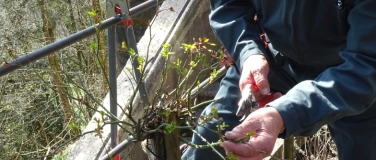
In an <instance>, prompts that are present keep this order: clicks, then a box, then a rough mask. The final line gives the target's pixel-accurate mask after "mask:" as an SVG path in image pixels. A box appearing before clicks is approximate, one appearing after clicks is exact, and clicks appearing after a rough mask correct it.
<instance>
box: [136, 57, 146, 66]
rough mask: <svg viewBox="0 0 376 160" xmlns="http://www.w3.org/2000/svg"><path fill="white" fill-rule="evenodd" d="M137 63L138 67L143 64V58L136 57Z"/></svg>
mask: <svg viewBox="0 0 376 160" xmlns="http://www.w3.org/2000/svg"><path fill="white" fill-rule="evenodd" d="M137 61H138V63H140V65H141V64H144V62H145V59H144V57H142V56H138V57H137Z"/></svg>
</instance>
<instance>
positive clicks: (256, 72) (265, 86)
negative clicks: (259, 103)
mask: <svg viewBox="0 0 376 160" xmlns="http://www.w3.org/2000/svg"><path fill="white" fill-rule="evenodd" d="M259 67H260V68H256V69H253V70H250V73H251V76H252V77H253V79H254V83H255V84H256V86H257V87H258V88H259V91H260V92H261V94H263V95H267V94H269V92H270V87H269V82H268V73H269V67H268V66H267V63H266V64H262V65H260V66H259Z"/></svg>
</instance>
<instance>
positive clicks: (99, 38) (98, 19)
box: [92, 0, 109, 90]
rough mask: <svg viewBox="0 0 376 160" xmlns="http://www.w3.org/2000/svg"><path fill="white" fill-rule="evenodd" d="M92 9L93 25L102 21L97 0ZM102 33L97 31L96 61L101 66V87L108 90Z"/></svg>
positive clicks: (106, 62) (105, 55) (94, 1)
mask: <svg viewBox="0 0 376 160" xmlns="http://www.w3.org/2000/svg"><path fill="white" fill-rule="evenodd" d="M92 3H93V8H94V11H95V13H96V15H95V17H94V22H95V23H100V22H101V21H102V17H103V16H102V9H101V6H100V3H99V0H93V1H92ZM104 40H105V39H104V32H103V31H97V42H98V53H99V58H100V59H98V61H99V62H100V64H102V66H103V83H104V84H103V86H104V87H105V89H106V90H107V89H108V88H109V86H108V82H107V75H108V65H107V64H108V60H107V54H106V48H105V44H104Z"/></svg>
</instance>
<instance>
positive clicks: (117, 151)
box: [99, 136, 134, 160]
mask: <svg viewBox="0 0 376 160" xmlns="http://www.w3.org/2000/svg"><path fill="white" fill-rule="evenodd" d="M133 140H134V138H133V137H131V136H130V137H128V138H127V140H125V141H123V142H121V143H120V144H119V145H118V146H116V147H115V148H114V149H112V150H111V151H110V152H108V153H107V154H105V155H104V156H103V157H101V158H100V159H99V160H111V158H114V157H115V156H117V155H118V154H120V153H121V152H122V151H123V150H124V149H126V148H127V147H128V146H129V145H130V144H132V143H131V142H133Z"/></svg>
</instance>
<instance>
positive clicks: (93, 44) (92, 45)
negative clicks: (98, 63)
mask: <svg viewBox="0 0 376 160" xmlns="http://www.w3.org/2000/svg"><path fill="white" fill-rule="evenodd" d="M90 48H91V49H93V50H95V49H97V48H98V44H97V43H91V44H90Z"/></svg>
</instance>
